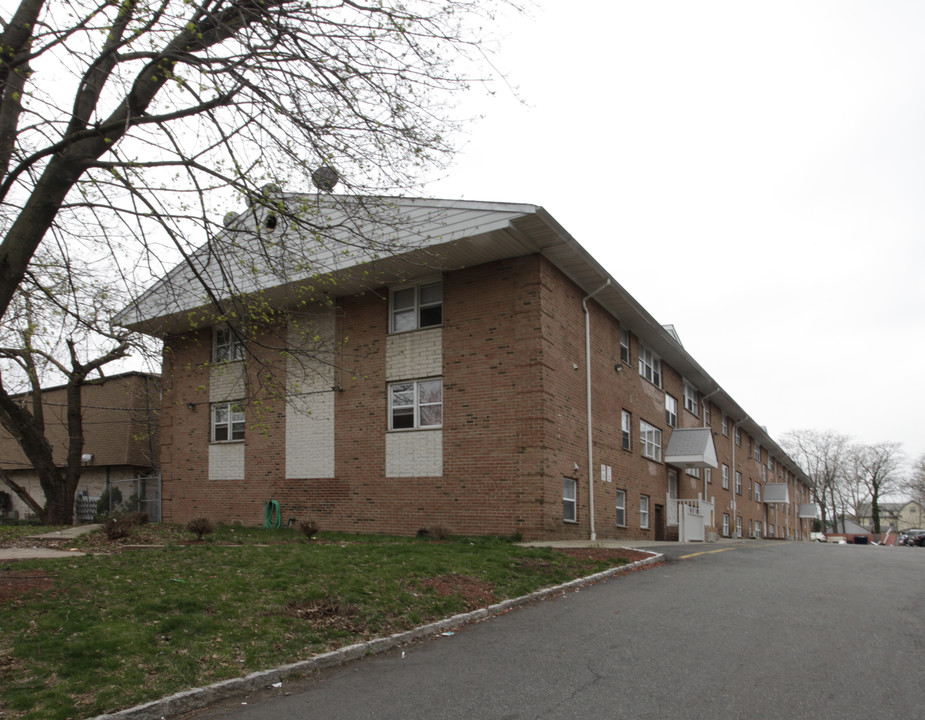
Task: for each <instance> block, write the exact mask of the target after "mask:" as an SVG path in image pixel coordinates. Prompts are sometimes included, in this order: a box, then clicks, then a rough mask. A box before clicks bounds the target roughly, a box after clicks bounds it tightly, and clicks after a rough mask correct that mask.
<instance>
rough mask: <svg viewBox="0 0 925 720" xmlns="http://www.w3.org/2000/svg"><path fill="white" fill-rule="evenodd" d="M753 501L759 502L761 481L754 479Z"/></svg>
mask: <svg viewBox="0 0 925 720" xmlns="http://www.w3.org/2000/svg"><path fill="white" fill-rule="evenodd" d="M755 502H758V503H760V502H761V483H760V482H758V481H757V480H756V481H755Z"/></svg>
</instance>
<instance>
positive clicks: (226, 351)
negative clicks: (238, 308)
mask: <svg viewBox="0 0 925 720" xmlns="http://www.w3.org/2000/svg"><path fill="white" fill-rule="evenodd" d="M243 359H244V343H243V342H241V338H240V336H239V335H238V334H237V333H236V332H235V331H234V330H232V329H231V328H230V327H227V326H220V327H216V328H213V333H212V361H213V362H217V363H220V362H221V363H224V362H237V361H238V360H243Z"/></svg>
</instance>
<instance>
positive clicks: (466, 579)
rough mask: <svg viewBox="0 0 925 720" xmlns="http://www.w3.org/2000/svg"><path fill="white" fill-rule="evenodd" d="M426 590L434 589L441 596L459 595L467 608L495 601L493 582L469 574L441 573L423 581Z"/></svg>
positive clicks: (422, 585) (483, 605) (482, 605)
mask: <svg viewBox="0 0 925 720" xmlns="http://www.w3.org/2000/svg"><path fill="white" fill-rule="evenodd" d="M421 587H422V588H424V589H425V590H433V591H434V592H435V593H437V595H439V596H440V597H451V596H454V595H458V596H460V597H462V598H463V600H464V601H465V603H466V609H467V610H473V609H475V608H481V607H485V606H486V605H491V604H492V603H493V602H494V601H495V594H494V592H493V590H492V586H491V583H488V582H485V581H484V580H479V579H478V578H474V577H470V576H468V575H457V574H455V573H454V574H451V575H440V576H438V577H432V578H428V579H426V580H422V581H421Z"/></svg>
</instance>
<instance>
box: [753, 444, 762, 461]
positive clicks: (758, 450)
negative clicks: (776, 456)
mask: <svg viewBox="0 0 925 720" xmlns="http://www.w3.org/2000/svg"><path fill="white" fill-rule="evenodd" d="M754 457H755V460H757V461H758V462H761V445H759V444H758V443H757V442H756V443H755V456H754Z"/></svg>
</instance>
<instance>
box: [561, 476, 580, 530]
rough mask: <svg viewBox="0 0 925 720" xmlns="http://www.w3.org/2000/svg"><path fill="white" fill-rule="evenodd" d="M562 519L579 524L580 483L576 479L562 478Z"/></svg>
mask: <svg viewBox="0 0 925 720" xmlns="http://www.w3.org/2000/svg"><path fill="white" fill-rule="evenodd" d="M562 519H563V520H565V522H578V483H577V481H576V480H575V479H574V478H562Z"/></svg>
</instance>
